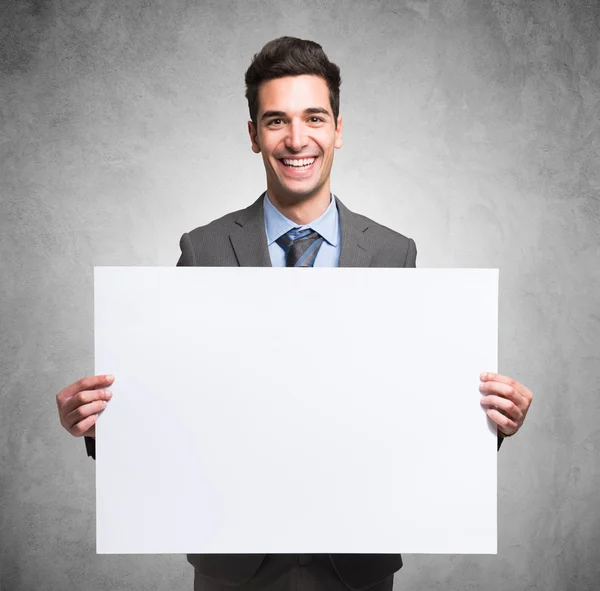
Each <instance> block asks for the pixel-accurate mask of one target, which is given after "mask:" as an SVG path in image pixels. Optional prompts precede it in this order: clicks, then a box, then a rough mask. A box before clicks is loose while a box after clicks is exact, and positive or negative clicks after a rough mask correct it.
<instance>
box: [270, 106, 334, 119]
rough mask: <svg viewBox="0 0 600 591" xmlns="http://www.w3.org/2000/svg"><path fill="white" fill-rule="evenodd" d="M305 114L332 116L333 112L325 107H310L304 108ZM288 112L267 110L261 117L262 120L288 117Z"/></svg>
mask: <svg viewBox="0 0 600 591" xmlns="http://www.w3.org/2000/svg"><path fill="white" fill-rule="evenodd" d="M304 114H305V115H317V114H320V115H327V116H328V117H331V113H330V112H329V111H328V110H327V109H324V108H323V107H309V108H308V109H304ZM286 116H287V113H286V112H285V111H265V112H264V114H263V116H262V117H261V118H260V120H261V121H264V120H265V119H269V118H270V117H286Z"/></svg>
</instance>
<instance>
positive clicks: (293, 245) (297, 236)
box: [276, 228, 323, 267]
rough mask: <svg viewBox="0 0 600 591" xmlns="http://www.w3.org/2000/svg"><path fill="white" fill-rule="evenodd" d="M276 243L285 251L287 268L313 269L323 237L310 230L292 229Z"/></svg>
mask: <svg viewBox="0 0 600 591" xmlns="http://www.w3.org/2000/svg"><path fill="white" fill-rule="evenodd" d="M276 242H277V244H279V246H281V248H283V250H284V251H285V264H286V267H312V266H313V265H314V263H315V259H316V258H317V253H318V252H319V248H321V244H322V243H323V237H322V236H321V235H320V234H319V233H318V232H315V231H314V230H311V229H310V228H304V229H300V228H292V229H291V230H290V231H289V232H286V233H285V234H283V236H280V237H279V238H278V239H277V240H276Z"/></svg>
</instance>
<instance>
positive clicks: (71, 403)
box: [59, 389, 112, 417]
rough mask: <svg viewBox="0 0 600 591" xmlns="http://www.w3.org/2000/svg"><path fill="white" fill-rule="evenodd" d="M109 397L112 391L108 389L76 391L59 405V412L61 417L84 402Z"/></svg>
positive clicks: (107, 398)
mask: <svg viewBox="0 0 600 591" xmlns="http://www.w3.org/2000/svg"><path fill="white" fill-rule="evenodd" d="M111 398H112V391H111V390H108V389H101V390H84V391H83V392H78V393H77V394H75V395H74V396H71V398H68V399H67V400H66V402H64V403H63V404H62V406H59V408H60V414H61V415H62V416H63V417H66V416H67V415H68V414H69V413H71V412H73V411H74V410H75V409H76V408H78V407H80V406H82V405H84V404H89V403H90V402H94V401H95V400H110V399H111Z"/></svg>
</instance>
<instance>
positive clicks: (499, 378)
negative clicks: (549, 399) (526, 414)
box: [479, 372, 533, 403]
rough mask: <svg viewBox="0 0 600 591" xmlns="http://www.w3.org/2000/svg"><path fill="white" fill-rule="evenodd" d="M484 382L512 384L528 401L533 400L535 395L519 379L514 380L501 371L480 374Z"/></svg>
mask: <svg viewBox="0 0 600 591" xmlns="http://www.w3.org/2000/svg"><path fill="white" fill-rule="evenodd" d="M479 377H480V379H481V381H482V382H484V383H486V382H491V381H492V382H500V383H502V384H506V385H507V386H510V387H511V388H513V389H514V390H516V391H517V392H518V393H519V394H520V395H521V396H523V398H525V399H526V400H527V401H528V403H529V402H531V399H532V398H533V395H532V394H531V390H529V388H526V387H525V386H523V384H520V383H519V382H517V380H513V378H509V377H508V376H503V375H501V374H499V373H491V372H483V373H482V374H481V375H480V376H479Z"/></svg>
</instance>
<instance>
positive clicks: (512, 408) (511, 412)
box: [479, 395, 523, 424]
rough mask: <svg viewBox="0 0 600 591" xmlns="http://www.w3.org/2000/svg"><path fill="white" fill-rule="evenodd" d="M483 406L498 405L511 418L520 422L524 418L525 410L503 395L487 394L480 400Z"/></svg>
mask: <svg viewBox="0 0 600 591" xmlns="http://www.w3.org/2000/svg"><path fill="white" fill-rule="evenodd" d="M479 402H480V403H481V405H482V406H488V407H496V408H497V409H499V410H501V411H502V412H503V413H504V414H505V415H506V416H507V417H508V418H509V419H512V420H513V421H515V422H516V423H517V424H520V422H521V419H522V418H523V411H522V410H521V409H520V408H519V407H518V406H516V405H515V404H514V403H513V402H511V401H510V400H507V399H506V398H502V397H501V396H494V395H491V396H485V397H483V398H482V399H481V400H480V401H479Z"/></svg>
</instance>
